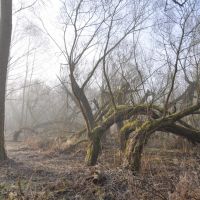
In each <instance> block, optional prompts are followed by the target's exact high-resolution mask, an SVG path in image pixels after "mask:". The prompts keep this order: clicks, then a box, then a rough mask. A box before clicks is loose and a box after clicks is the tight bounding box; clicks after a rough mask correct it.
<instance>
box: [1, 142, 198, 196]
mask: <svg viewBox="0 0 200 200" xmlns="http://www.w3.org/2000/svg"><path fill="white" fill-rule="evenodd" d="M6 146H7V152H8V157H9V160H8V161H6V162H2V163H0V199H10V200H18V199H19V200H23V199H44V200H47V199H70V200H71V199H74V200H75V199H76V200H82V199H84V200H98V199H99V200H115V199H117V200H125V199H133V200H134V199H136V200H140V199H141V200H145V199H149V200H150V199H151V200H157V199H158V200H159V199H164V200H167V199H170V200H184V199H188V200H192V199H194V200H196V199H199V200H200V153H197V152H196V151H190V152H187V153H185V152H182V151H180V150H161V149H156V148H148V149H146V150H145V153H144V156H143V161H142V170H141V173H140V175H137V176H133V175H132V174H131V172H129V171H128V170H125V169H123V168H122V167H120V165H119V154H118V153H117V152H115V151H114V150H113V149H104V153H102V155H101V157H100V160H99V164H98V165H97V166H95V167H87V166H85V165H84V156H85V147H86V145H84V144H81V145H80V146H79V147H77V148H76V149H75V150H74V151H72V152H70V151H69V152H67V151H66V152H63V153H60V152H56V151H47V150H44V149H38V148H33V147H32V146H31V145H28V144H26V143H24V142H7V144H6ZM198 148H199V147H198Z"/></svg>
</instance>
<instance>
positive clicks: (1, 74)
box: [0, 0, 12, 160]
mask: <svg viewBox="0 0 200 200" xmlns="http://www.w3.org/2000/svg"><path fill="white" fill-rule="evenodd" d="M0 20H1V21H0V160H5V159H6V152H5V146H4V123H5V96H6V80H7V68H8V59H9V52H10V42H11V32H12V0H1V19H0Z"/></svg>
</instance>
